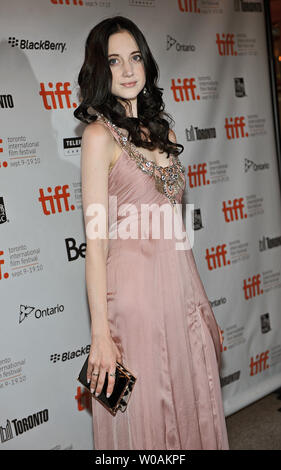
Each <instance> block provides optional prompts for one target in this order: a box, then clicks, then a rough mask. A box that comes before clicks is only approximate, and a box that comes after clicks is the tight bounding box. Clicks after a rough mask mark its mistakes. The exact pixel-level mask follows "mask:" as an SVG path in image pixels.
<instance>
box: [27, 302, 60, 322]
mask: <svg viewBox="0 0 281 470" xmlns="http://www.w3.org/2000/svg"><path fill="white" fill-rule="evenodd" d="M63 311H64V305H59V304H57V305H56V306H54V307H43V308H38V307H31V306H29V305H22V304H21V305H20V311H19V323H22V322H23V320H25V319H26V318H27V317H31V316H33V317H34V318H36V319H37V320H38V319H39V318H48V317H50V316H52V315H56V314H57V313H61V312H63Z"/></svg>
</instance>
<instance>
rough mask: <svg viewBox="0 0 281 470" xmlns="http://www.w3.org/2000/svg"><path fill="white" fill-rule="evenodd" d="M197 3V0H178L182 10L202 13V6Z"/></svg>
mask: <svg viewBox="0 0 281 470" xmlns="http://www.w3.org/2000/svg"><path fill="white" fill-rule="evenodd" d="M197 3H198V2H197V0H178V6H179V9H180V11H184V12H189V13H200V8H198V6H197Z"/></svg>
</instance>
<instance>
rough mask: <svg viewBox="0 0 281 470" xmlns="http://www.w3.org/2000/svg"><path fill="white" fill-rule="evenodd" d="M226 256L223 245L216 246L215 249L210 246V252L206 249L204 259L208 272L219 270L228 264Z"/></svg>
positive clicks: (224, 245)
mask: <svg viewBox="0 0 281 470" xmlns="http://www.w3.org/2000/svg"><path fill="white" fill-rule="evenodd" d="M226 254H227V251H226V244H225V243H223V244H222V245H217V246H216V247H214V246H212V247H211V249H210V250H209V248H207V249H206V256H205V259H206V261H207V266H208V269H209V271H213V269H217V268H221V267H222V266H226V265H227V264H230V261H229V260H228V261H227V259H226Z"/></svg>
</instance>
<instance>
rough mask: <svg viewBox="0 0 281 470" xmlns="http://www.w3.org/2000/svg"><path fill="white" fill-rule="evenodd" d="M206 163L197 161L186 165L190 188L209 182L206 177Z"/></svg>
mask: <svg viewBox="0 0 281 470" xmlns="http://www.w3.org/2000/svg"><path fill="white" fill-rule="evenodd" d="M206 166H207V164H206V163H198V164H194V165H192V167H191V165H188V167H187V178H188V184H189V187H190V188H197V187H198V186H205V185H207V184H210V180H209V179H206V174H207V169H206Z"/></svg>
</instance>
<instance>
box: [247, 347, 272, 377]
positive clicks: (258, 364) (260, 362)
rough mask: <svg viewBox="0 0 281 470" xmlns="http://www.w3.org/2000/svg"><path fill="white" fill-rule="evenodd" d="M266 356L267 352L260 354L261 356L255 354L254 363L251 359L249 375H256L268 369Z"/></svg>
mask: <svg viewBox="0 0 281 470" xmlns="http://www.w3.org/2000/svg"><path fill="white" fill-rule="evenodd" d="M268 354H269V350H267V351H265V352H262V353H261V354H257V355H256V360H255V361H254V358H253V357H251V362H250V375H257V374H259V373H260V372H263V371H264V370H266V369H268V368H269V365H268V364H267V361H268V359H269V358H268Z"/></svg>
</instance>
